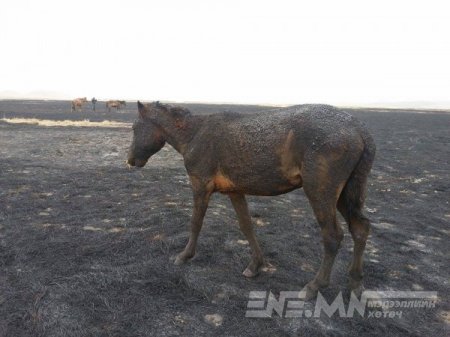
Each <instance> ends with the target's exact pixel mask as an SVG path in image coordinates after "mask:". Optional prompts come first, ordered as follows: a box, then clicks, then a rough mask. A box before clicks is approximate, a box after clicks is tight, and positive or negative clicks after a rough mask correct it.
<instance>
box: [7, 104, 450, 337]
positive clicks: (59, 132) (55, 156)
mask: <svg viewBox="0 0 450 337" xmlns="http://www.w3.org/2000/svg"><path fill="white" fill-rule="evenodd" d="M103 106H104V105H101V104H98V105H97V110H100V111H97V113H93V112H91V111H89V108H88V107H89V105H87V106H86V108H85V110H84V111H82V112H74V113H70V104H69V102H17V101H16V102H14V101H9V102H8V101H3V102H0V118H1V117H6V118H13V117H25V118H31V117H33V118H40V119H57V120H63V119H72V120H82V119H86V118H89V119H90V120H93V121H101V120H105V119H107V120H114V121H121V122H130V123H131V122H132V121H133V120H134V118H135V114H136V112H135V108H134V106H133V104H131V103H130V104H128V105H127V109H126V110H124V111H122V112H111V113H107V112H106V111H102V107H103ZM189 108H191V109H192V110H193V112H195V113H207V112H211V113H213V112H216V111H220V110H224V109H225V110H226V109H232V110H237V111H242V112H249V111H255V110H258V109H263V108H261V107H246V106H234V107H233V106H212V105H189ZM349 112H350V113H352V114H354V115H355V116H357V117H358V118H360V119H361V120H363V121H365V122H366V123H367V125H368V126H369V128H370V129H371V131H372V133H373V135H374V138H375V141H376V144H377V148H378V149H377V157H376V160H375V164H374V168H373V170H372V174H371V177H370V181H369V190H368V198H367V203H366V211H367V214H368V216H369V217H370V219H371V221H372V224H373V226H372V232H371V235H370V237H369V243H368V247H367V249H366V254H365V261H366V263H365V268H364V271H365V286H366V289H370V290H430V291H437V292H438V297H439V299H438V302H437V303H436V306H435V308H429V309H424V308H422V309H411V308H409V309H404V312H403V314H402V317H401V318H380V319H377V318H367V317H366V318H359V317H358V315H357V314H356V315H355V318H353V319H349V318H340V317H338V315H337V313H336V314H335V315H334V316H332V317H331V318H328V317H326V315H322V316H321V317H320V318H280V317H278V316H277V314H274V315H273V317H272V318H271V319H270V318H266V319H261V318H259V319H257V318H245V311H246V307H247V301H248V294H249V292H250V291H252V290H264V291H268V290H271V291H272V292H273V293H274V294H278V293H279V292H280V291H285V290H300V289H301V288H302V287H303V286H304V285H305V284H306V283H307V282H308V281H309V280H310V279H311V278H312V277H313V276H314V271H315V270H316V269H317V268H318V266H319V263H320V256H321V255H320V254H321V251H322V248H321V242H320V237H319V229H318V225H317V224H316V222H315V219H314V217H313V214H312V211H311V209H310V206H309V204H308V202H307V200H306V198H305V196H304V194H303V192H302V191H301V190H299V191H294V192H291V193H289V194H286V195H282V196H278V197H250V198H249V206H250V209H251V214H252V215H253V217H254V223H255V226H256V231H257V235H258V238H259V240H260V243H261V245H262V247H263V250H264V252H265V255H266V257H267V259H268V261H269V262H270V263H271V264H272V265H273V266H274V269H273V270H271V271H268V272H264V273H262V274H261V275H260V276H258V277H257V278H256V279H252V280H247V279H245V278H244V277H243V276H242V275H241V272H242V270H243V269H244V268H245V266H246V265H247V263H248V261H249V248H248V245H247V244H246V241H245V240H244V237H243V235H242V234H241V233H240V232H239V228H238V225H237V220H236V217H235V214H234V212H233V210H232V209H231V205H230V202H229V200H228V199H227V198H226V197H225V196H223V195H220V194H217V195H214V196H213V198H212V201H211V203H210V207H209V209H208V212H207V215H206V218H205V224H204V228H203V231H202V233H201V235H200V239H199V250H198V253H197V256H196V257H195V258H194V260H193V261H192V262H190V263H188V264H186V265H183V266H181V267H179V266H174V265H173V263H172V257H173V256H174V255H175V254H177V253H178V252H179V251H181V250H182V249H183V247H184V245H185V243H186V240H187V235H188V232H187V224H188V222H189V216H190V213H191V207H192V200H191V191H190V187H189V182H188V178H187V175H186V173H185V171H184V167H183V163H182V159H181V156H180V155H178V154H177V153H176V152H175V151H174V150H173V149H172V148H170V147H168V146H166V147H165V148H163V150H162V151H161V152H160V153H158V154H157V155H155V156H154V157H153V158H152V159H151V160H150V162H149V163H148V164H147V166H146V167H145V168H143V169H141V170H128V169H127V168H126V166H125V158H126V150H127V147H128V145H129V143H130V140H131V130H130V129H129V128H107V127H106V128H105V127H103V128H99V127H71V126H64V127H44V126H36V125H22V124H9V123H5V122H1V121H0V158H1V159H0V336H159V335H164V336H176V335H182V336H194V335H196V336H198V335H219V336H297V335H298V336H303V335H308V336H322V335H323V336H325V335H332V336H360V335H367V336H382V335H389V336H423V335H434V336H444V335H445V334H448V333H449V321H450V303H449V299H450V296H449V293H450V292H449V279H450V272H449V267H448V261H449V250H450V244H449V239H450V237H449V236H450V228H449V223H450V209H449V204H448V203H449V200H450V179H449V178H450V177H449V176H450V173H449V172H450V165H449V159H450V144H449V142H450V135H449V128H448V125H450V114H447V113H436V112H426V113H423V112H422V113H418V112H413V111H379V110H349ZM340 221H341V222H342V223H343V220H342V218H340ZM343 226H344V225H343ZM344 227H345V226H344ZM351 248H352V242H351V237H350V235H349V233H348V231H347V230H346V229H345V238H344V241H343V245H342V248H341V250H340V252H339V254H338V257H337V260H336V264H335V267H334V269H333V273H332V279H331V285H330V287H329V288H328V289H326V290H325V291H324V292H323V294H324V296H325V298H327V299H328V300H329V301H330V302H331V301H332V300H333V299H334V298H335V296H336V295H337V294H338V293H339V292H340V291H343V292H344V296H345V295H346V294H347V293H346V283H347V272H346V269H347V266H348V264H349V263H350V258H351ZM213 314H218V315H220V316H221V317H222V318H223V321H222V323H221V324H220V325H218V326H215V325H214V324H211V322H208V321H207V320H205V315H213Z"/></svg>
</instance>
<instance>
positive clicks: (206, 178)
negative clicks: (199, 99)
mask: <svg viewBox="0 0 450 337" xmlns="http://www.w3.org/2000/svg"><path fill="white" fill-rule="evenodd" d="M138 110H139V117H138V119H137V120H136V122H135V123H134V125H133V130H134V137H133V142H132V144H131V147H130V150H129V155H128V164H129V165H131V166H137V167H142V166H144V165H145V164H146V163H147V160H148V159H149V158H150V157H151V156H152V155H153V154H155V153H156V152H158V151H159V150H160V149H161V148H162V147H163V146H164V144H165V143H166V142H167V143H169V144H170V145H172V146H173V147H174V148H175V150H177V151H178V152H179V153H180V154H181V155H182V156H183V158H184V164H185V167H186V170H187V173H188V175H189V177H190V180H191V184H192V190H193V194H194V209H193V214H192V218H191V233H190V237H189V241H188V243H187V245H186V247H185V249H184V250H183V251H182V252H181V253H180V254H179V255H178V256H177V257H176V260H175V263H176V264H181V263H183V262H185V261H187V260H188V259H190V258H192V257H193V256H194V254H195V251H196V246H197V238H198V235H199V233H200V229H201V227H202V222H203V217H204V215H205V212H206V209H207V207H208V202H209V199H210V196H211V194H212V193H214V192H221V193H225V194H228V195H229V197H230V200H231V203H232V205H233V207H234V209H235V211H236V213H237V217H238V219H239V225H240V228H241V230H242V232H243V233H244V235H245V237H246V238H247V240H248V242H249V244H250V248H251V251H252V257H251V261H250V264H249V265H248V266H247V268H246V269H245V270H244V272H243V274H244V275H245V276H246V277H253V276H255V275H257V274H258V271H259V270H260V268H261V267H262V266H263V265H264V263H265V262H264V258H263V254H262V251H261V249H260V247H259V244H258V241H257V239H256V237H255V233H254V231H253V228H252V223H251V219H250V215H249V211H248V208H247V202H246V200H245V195H246V194H249V195H265V196H272V195H279V194H283V193H287V192H289V191H292V190H294V189H297V188H300V187H303V189H304V191H305V194H306V196H307V198H308V200H309V202H310V204H311V206H312V208H313V210H314V214H315V216H316V219H317V222H318V223H319V226H320V229H321V235H322V240H323V245H324V256H323V259H322V263H321V266H320V268H319V270H318V272H317V274H316V276H315V277H314V279H313V280H312V281H310V282H309V283H308V284H307V285H306V286H305V288H304V293H303V294H304V295H305V298H306V299H310V298H312V297H314V296H315V295H316V294H317V291H318V290H319V289H320V288H322V287H326V286H327V285H328V284H329V280H330V273H331V268H332V266H333V262H334V259H335V256H336V254H337V251H338V249H339V246H340V244H341V241H342V238H343V231H342V229H341V227H340V225H339V224H338V223H337V222H336V209H337V210H339V212H340V213H341V214H342V215H343V217H344V218H345V220H346V221H347V224H348V227H349V230H350V233H351V235H352V238H353V241H354V248H353V261H352V263H351V266H350V286H351V288H352V289H353V290H355V291H358V292H360V290H361V281H362V277H363V273H362V267H363V252H364V249H365V245H366V240H367V237H368V235H369V220H368V219H367V218H366V217H365V216H364V214H363V205H364V198H365V190H366V183H367V177H368V175H369V172H370V169H371V167H372V162H373V160H374V156H375V144H374V141H373V139H372V137H371V135H370V134H369V132H368V130H367V129H366V127H365V126H364V125H363V124H362V123H361V122H359V121H358V120H357V119H355V118H354V117H352V116H351V115H349V114H347V113H346V112H343V111H341V110H339V109H337V108H334V107H331V106H327V105H298V106H293V107H289V108H284V109H279V110H273V111H268V112H260V113H254V114H238V113H219V114H215V115H210V116H195V115H192V114H191V113H190V112H189V110H187V109H185V108H182V107H177V106H170V105H163V104H160V103H158V102H156V103H151V104H146V105H144V104H141V103H140V102H138Z"/></svg>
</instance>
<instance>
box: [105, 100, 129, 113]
mask: <svg viewBox="0 0 450 337" xmlns="http://www.w3.org/2000/svg"><path fill="white" fill-rule="evenodd" d="M126 105H127V103H126V102H125V101H117V100H110V101H107V102H106V108H107V109H108V112H111V108H115V109H116V110H120V109H121V108H123V107H124V106H126Z"/></svg>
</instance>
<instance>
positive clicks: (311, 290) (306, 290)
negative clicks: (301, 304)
mask: <svg viewBox="0 0 450 337" xmlns="http://www.w3.org/2000/svg"><path fill="white" fill-rule="evenodd" d="M318 291H319V288H318V287H316V286H314V285H311V284H310V283H308V284H307V285H306V286H304V287H303V289H302V290H301V291H300V295H299V297H300V298H303V299H304V300H305V301H310V300H312V299H314V298H316V297H317V293H318Z"/></svg>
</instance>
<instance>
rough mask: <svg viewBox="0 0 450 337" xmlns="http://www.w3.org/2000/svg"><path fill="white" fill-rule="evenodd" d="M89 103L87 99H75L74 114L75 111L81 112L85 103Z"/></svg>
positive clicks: (73, 104) (73, 102)
mask: <svg viewBox="0 0 450 337" xmlns="http://www.w3.org/2000/svg"><path fill="white" fill-rule="evenodd" d="M86 102H87V98H86V97H81V98H75V99H74V100H73V101H72V112H73V111H75V110H81V108H82V107H83V105H84V103H86Z"/></svg>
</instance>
